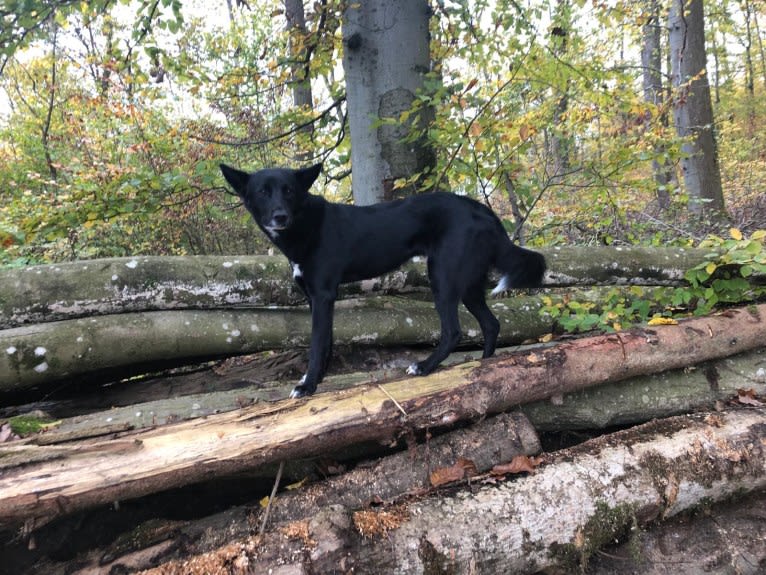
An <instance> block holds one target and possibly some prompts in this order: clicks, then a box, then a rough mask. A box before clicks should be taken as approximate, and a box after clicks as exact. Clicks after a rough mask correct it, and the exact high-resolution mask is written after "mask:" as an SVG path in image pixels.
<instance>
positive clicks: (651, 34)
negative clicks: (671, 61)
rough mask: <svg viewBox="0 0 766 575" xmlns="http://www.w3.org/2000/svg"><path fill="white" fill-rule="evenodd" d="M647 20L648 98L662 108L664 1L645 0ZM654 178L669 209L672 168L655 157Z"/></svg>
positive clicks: (645, 66) (657, 150)
mask: <svg viewBox="0 0 766 575" xmlns="http://www.w3.org/2000/svg"><path fill="white" fill-rule="evenodd" d="M645 8H646V12H647V14H646V22H645V23H644V26H643V29H642V31H641V33H642V36H643V43H642V47H641V67H642V71H643V84H644V100H646V102H647V103H648V104H650V105H651V106H652V110H656V111H659V110H661V109H662V103H663V100H664V98H663V95H664V93H663V89H662V51H661V49H660V41H661V38H662V35H661V31H662V29H661V27H660V3H659V0H647V1H646V2H645ZM652 121H654V122H660V123H662V124H663V125H665V124H666V114H664V113H662V115H661V117H659V118H656V117H655V118H652V117H651V116H649V117H648V118H647V120H646V129H647V132H648V131H650V130H651V124H652ZM664 151H665V148H664V146H663V145H662V144H658V145H656V146H655V148H654V154H655V156H657V157H659V156H661V155H662V154H663V153H664ZM652 170H653V172H654V181H655V183H656V184H657V203H658V205H659V207H660V210H662V211H665V210H667V209H668V208H669V207H670V190H669V187H670V182H671V179H672V175H671V174H672V170H671V169H670V168H669V167H668V166H666V165H664V164H661V163H660V162H659V160H658V159H657V158H655V159H654V160H652Z"/></svg>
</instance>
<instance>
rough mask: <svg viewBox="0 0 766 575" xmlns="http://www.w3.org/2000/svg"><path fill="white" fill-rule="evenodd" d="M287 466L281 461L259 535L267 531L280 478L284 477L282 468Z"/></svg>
mask: <svg viewBox="0 0 766 575" xmlns="http://www.w3.org/2000/svg"><path fill="white" fill-rule="evenodd" d="M284 468H285V462H284V461H280V462H279V469H278V470H277V477H276V479H274V487H272V488H271V495H269V502H268V503H267V504H266V511H265V512H264V513H263V521H261V528H260V529H259V530H258V535H263V532H264V531H266V522H267V521H268V520H269V512H270V511H271V502H272V501H273V500H274V497H275V496H276V494H277V489H278V488H279V480H280V479H282V470H283V469H284Z"/></svg>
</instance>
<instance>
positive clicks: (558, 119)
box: [548, 0, 573, 178]
mask: <svg viewBox="0 0 766 575" xmlns="http://www.w3.org/2000/svg"><path fill="white" fill-rule="evenodd" d="M571 29H572V7H571V5H570V3H569V0H557V1H556V11H555V14H554V17H553V25H552V27H551V51H552V52H553V53H554V54H555V55H556V57H557V58H559V59H562V60H563V59H565V58H566V54H567V45H568V39H569V38H568V37H569V34H570V32H571ZM562 68H563V66H562ZM569 84H570V82H569V80H568V79H567V80H566V81H565V83H564V86H563V87H562V88H561V94H560V95H558V100H557V102H556V107H555V108H554V110H553V120H552V122H551V124H552V129H551V131H550V136H549V138H548V152H549V155H550V157H551V162H552V165H553V167H552V174H551V175H552V176H553V177H554V178H555V177H558V178H560V177H563V176H564V175H565V174H566V173H567V172H568V171H569V168H570V166H571V153H572V150H571V148H572V144H573V140H572V138H571V137H570V136H568V135H567V134H566V126H565V125H564V118H565V116H566V113H567V111H568V109H569Z"/></svg>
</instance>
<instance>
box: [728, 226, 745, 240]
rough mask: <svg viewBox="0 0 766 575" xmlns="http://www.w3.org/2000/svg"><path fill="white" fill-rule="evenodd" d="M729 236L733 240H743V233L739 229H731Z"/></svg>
mask: <svg viewBox="0 0 766 575" xmlns="http://www.w3.org/2000/svg"><path fill="white" fill-rule="evenodd" d="M729 235H730V236H731V237H732V238H733V239H735V240H737V241H740V240H741V239H742V232H741V231H739V230H738V229H737V228H731V229H730V230H729Z"/></svg>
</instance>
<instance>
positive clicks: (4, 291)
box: [0, 246, 766, 328]
mask: <svg viewBox="0 0 766 575" xmlns="http://www.w3.org/2000/svg"><path fill="white" fill-rule="evenodd" d="M538 251H540V252H541V253H542V254H543V255H544V256H545V258H546V260H547V262H548V268H549V270H548V273H547V275H546V277H545V280H544V281H545V285H546V286H549V287H571V286H590V285H613V284H617V285H628V284H630V285H676V286H682V285H686V282H685V281H684V273H685V272H686V270H688V269H689V268H691V267H694V266H696V265H698V264H699V263H701V262H704V261H706V260H707V259H709V254H710V251H709V250H704V249H684V248H646V247H627V246H626V247H617V248H613V247H587V248H579V247H556V248H545V249H539V250H538ZM750 279H751V280H752V281H755V282H763V281H764V279H766V278H763V277H758V276H755V277H753V276H751V278H750ZM427 289H428V277H427V275H426V270H425V264H424V262H422V261H421V262H417V263H416V262H408V263H407V264H405V265H404V266H402V267H401V268H400V269H398V270H395V271H393V272H391V273H388V274H385V275H383V276H381V277H379V278H375V279H371V280H366V281H363V282H358V283H353V284H347V285H344V286H342V289H341V297H355V296H360V295H372V294H393V293H409V292H412V291H414V290H427ZM304 302H305V300H304V297H303V295H302V294H301V293H300V290H298V288H297V286H296V285H295V282H294V281H293V279H292V271H291V269H290V266H289V264H288V262H287V260H286V259H285V258H284V257H282V256H238V257H225V256H178V257H157V256H145V257H136V258H114V259H100V260H90V261H80V262H70V263H61V264H50V265H40V266H29V267H25V268H11V269H4V270H0V328H11V327H15V326H19V325H24V324H28V323H43V322H48V321H58V320H62V319H71V318H76V317H90V316H97V315H106V314H114V313H124V312H133V311H155V310H170V309H217V308H231V307H237V306H262V307H266V306H273V305H297V304H302V303H304Z"/></svg>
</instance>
